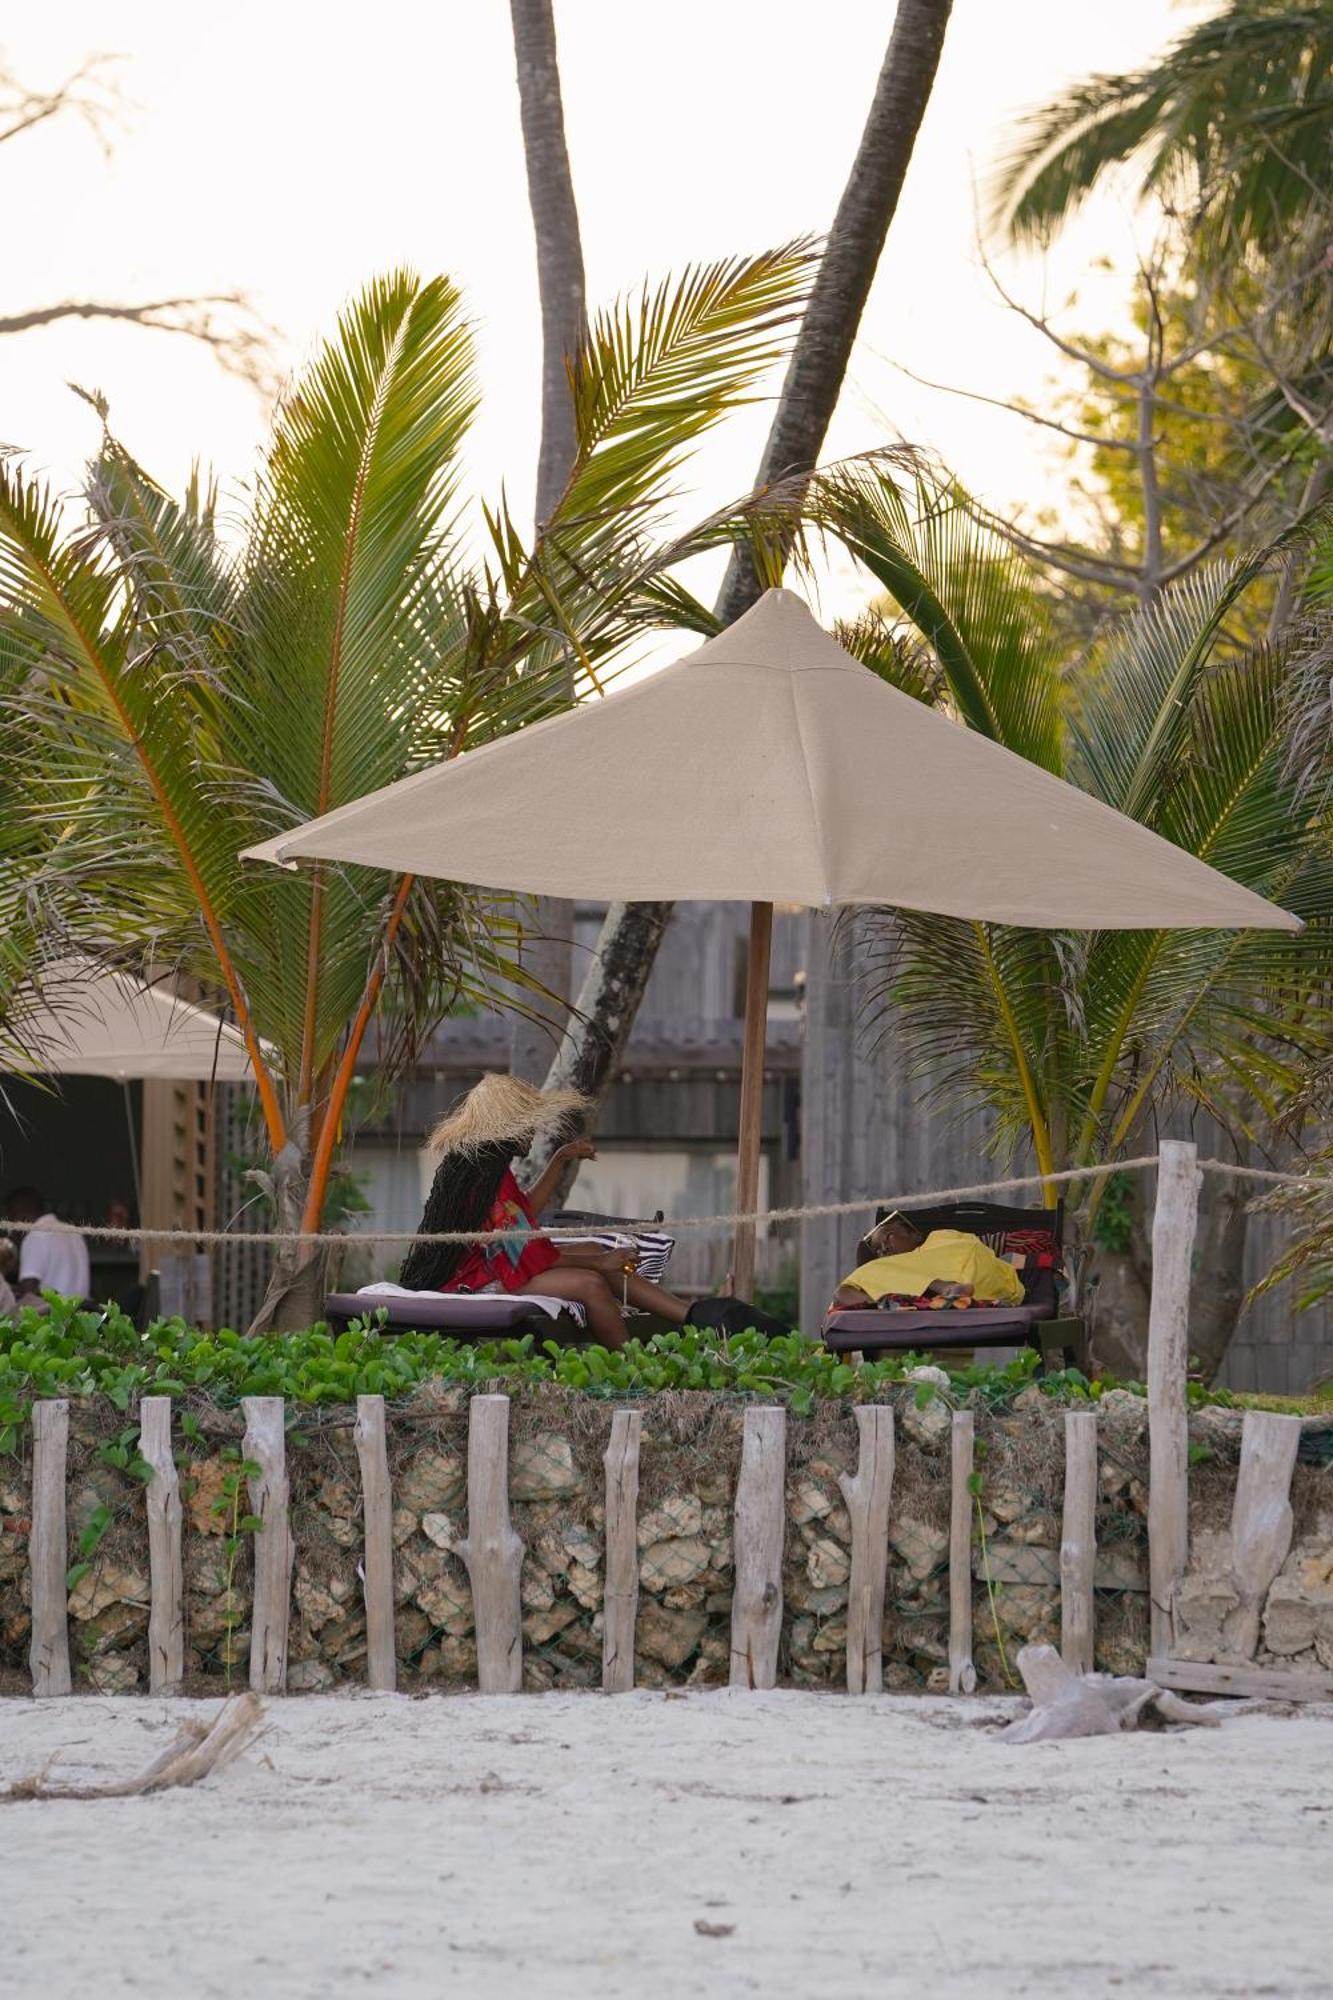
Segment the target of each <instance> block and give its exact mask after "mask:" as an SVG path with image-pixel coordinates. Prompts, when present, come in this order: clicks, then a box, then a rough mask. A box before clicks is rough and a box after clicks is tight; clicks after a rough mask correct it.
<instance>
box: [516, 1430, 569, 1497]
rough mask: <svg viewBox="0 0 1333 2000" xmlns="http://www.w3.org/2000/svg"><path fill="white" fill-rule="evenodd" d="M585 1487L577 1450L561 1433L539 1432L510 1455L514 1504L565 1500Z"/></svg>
mask: <svg viewBox="0 0 1333 2000" xmlns="http://www.w3.org/2000/svg"><path fill="white" fill-rule="evenodd" d="M582 1485H583V1475H582V1473H581V1472H580V1471H579V1469H578V1466H577V1465H576V1464H575V1462H574V1447H573V1445H572V1444H571V1443H570V1441H569V1439H568V1438H567V1437H563V1436H562V1435H561V1434H560V1432H559V1431H537V1432H536V1433H535V1434H534V1435H533V1436H532V1437H528V1438H522V1439H520V1441H519V1442H518V1444H516V1445H515V1446H514V1447H513V1449H512V1450H511V1452H510V1454H509V1497H510V1499H511V1500H563V1499H566V1498H568V1497H569V1495H571V1494H574V1493H577V1492H579V1490H580V1489H581V1487H582Z"/></svg>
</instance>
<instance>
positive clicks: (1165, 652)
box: [812, 468, 1333, 1217]
mask: <svg viewBox="0 0 1333 2000" xmlns="http://www.w3.org/2000/svg"><path fill="white" fill-rule="evenodd" d="M812 505H813V512H814V518H815V521H816V524H817V525H818V526H820V527H821V528H822V529H823V530H824V531H825V532H826V533H828V534H831V535H833V536H835V537H836V538H837V539H838V540H840V541H841V542H842V543H843V544H844V545H845V546H846V547H847V548H848V549H849V550H851V552H852V553H853V554H854V555H855V556H856V557H857V559H858V560H859V561H860V562H861V563H863V564H864V565H865V567H866V568H867V569H868V570H869V571H870V572H871V574H872V575H873V576H875V577H876V578H877V580H878V581H879V582H881V583H882V584H883V585H884V586H885V588H886V590H887V591H888V592H889V593H890V595H891V597H892V600H893V602H894V603H895V604H896V605H897V607H898V608H899V610H900V612H901V614H902V617H901V628H902V629H904V630H910V631H912V632H913V633H914V634H915V635H916V637H917V638H918V639H919V640H920V641H923V642H924V643H925V644H926V645H927V646H928V647H929V648H930V649H931V651H932V652H933V653H934V655H935V659H936V662H937V680H936V692H935V696H934V699H935V702H936V705H937V706H939V707H942V708H944V709H945V710H946V711H951V712H953V713H954V714H955V715H956V716H957V717H959V718H960V719H961V720H963V721H965V722H966V724H967V725H968V726H969V727H970V728H973V729H976V730H978V731H979V732H980V733H982V734H985V735H987V736H989V737H990V738H991V739H992V740H993V741H994V742H996V743H998V744H1001V745H1002V746H1003V747H1004V748H1006V749H1008V750H1011V751H1013V752H1015V753H1016V754H1017V755H1019V756H1021V757H1024V758H1026V759H1028V761H1030V762H1032V763H1036V764H1041V765H1044V766H1045V768H1047V769H1048V770H1051V771H1053V772H1055V773H1056V774H1057V775H1058V776H1060V777H1062V778H1064V779H1066V780H1067V781H1069V782H1070V783H1073V784H1075V785H1077V786H1079V787H1080V788H1081V789H1082V790H1084V791H1086V792H1089V793H1090V794H1092V796H1094V797H1095V798H1098V799H1100V800H1102V801H1103V802H1104V803H1105V804H1107V805H1109V806H1112V807H1114V808H1115V809H1116V810H1117V811H1119V812H1121V813H1124V814H1126V815H1127V816H1128V817H1130V818H1132V819H1135V820H1137V821H1138V822H1139V823H1140V824H1142V825H1144V826H1146V827H1149V828H1151V829H1152V831H1154V832H1156V833H1158V834H1160V835H1162V836H1163V837H1164V838H1165V839H1167V840H1169V841H1171V842H1173V843H1174V844H1175V845H1176V846H1178V847H1181V848H1183V849H1184V850H1185V851H1186V852H1188V853H1191V854H1194V855H1197V856H1198V857H1199V858H1200V859H1201V860H1204V861H1206V862H1208V863H1209V864H1210V865H1211V866H1213V867H1215V868H1218V869H1220V870H1221V871H1222V872H1223V873H1225V874H1227V875H1230V876H1231V877H1232V878H1233V879H1235V880H1236V881H1239V882H1243V883H1244V884H1245V885H1246V886H1247V887H1249V888H1251V889H1254V890H1255V891H1257V893H1258V894H1260V895H1262V896H1264V897H1266V898H1268V899H1270V900H1272V901H1274V902H1276V903H1278V904H1280V905H1281V906H1283V907H1284V908H1286V909H1289V910H1291V911H1293V912H1295V913H1296V914H1297V915H1299V916H1300V917H1302V918H1303V919H1304V920H1305V924H1306V928H1305V929H1304V930H1302V931H1299V932H1295V933H1293V932H1287V931H1268V930H1254V931H1241V932H1236V931H1222V930H1189V931H1183V930H1158V931H1151V930H1138V931H1103V932H1093V933H1061V932H1058V931H1046V930H1037V929H1033V928H1026V927H1017V926H1012V925H999V924H983V923H970V922H965V921H962V920H958V919H951V918H947V917H942V916H938V915H933V914H927V913H922V912H917V911H912V910H897V911H885V912H883V913H881V914H880V915H878V916H876V917H874V918H866V917H862V918H860V919H858V930H857V938H858V944H859V946H860V949H861V953H862V956H861V973H862V980H861V987H860V992H859V995H858V998H859V1002H860V1011H861V1020H862V1024H863V1026H864V1027H865V1028H866V1029H867V1030H869V1031H870V1032H871V1033H872V1034H875V1035H878V1036H879V1037H880V1038H882V1039H883V1040H885V1041H891V1043H892V1046H893V1049H894V1055H895V1060H898V1061H904V1060H905V1061H906V1063H907V1064H908V1066H909V1068H910V1069H911V1071H912V1072H913V1073H915V1074H918V1075H921V1076H925V1077H929V1079H930V1083H931V1089H932V1105H933V1108H935V1109H936V1110H938V1109H939V1108H940V1107H941V1105H952V1104H954V1103H961V1104H974V1103H975V1102H976V1099H977V1097H978V1096H980V1097H981V1098H982V1099H983V1101H984V1102H985V1103H986V1105H987V1107H988V1108H989V1110H990V1112H991V1113H992V1116H993V1120H994V1133H995V1145H996V1149H997V1150H999V1151H1005V1150H1009V1149H1012V1150H1014V1151H1018V1150H1020V1149H1022V1150H1028V1149H1030V1150H1031V1152H1032V1153H1033V1154H1034V1155H1035V1158H1036V1164H1037V1166H1038V1167H1039V1168H1040V1169H1043V1170H1045V1169H1058V1168H1063V1167H1072V1166H1078V1165H1083V1164H1092V1163H1094V1162H1101V1161H1104V1160H1107V1159H1112V1160H1113V1159H1115V1158H1116V1156H1117V1155H1122V1156H1123V1154H1124V1153H1125V1152H1126V1151H1127V1150H1128V1149H1129V1147H1130V1145H1131V1143H1132V1141H1133V1139H1134V1136H1135V1134H1136V1133H1137V1132H1139V1131H1141V1129H1142V1127H1143V1125H1144V1123H1145V1121H1147V1120H1148V1119H1149V1118H1150V1117H1151V1115H1152V1114H1154V1113H1158V1112H1160V1111H1161V1110H1163V1109H1164V1108H1165V1107H1166V1106H1168V1105H1169V1104H1171V1103H1172V1102H1173V1101H1175V1102H1180V1101H1182V1100H1183V1101H1184V1102H1186V1103H1190V1104H1199V1105H1202V1106H1203V1107H1205V1108H1206V1109H1209V1110H1211V1111H1213V1112H1214V1113H1215V1114H1216V1115H1217V1116H1218V1117H1219V1118H1220V1119H1221V1120H1222V1121H1223V1122H1224V1123H1231V1124H1235V1123H1237V1122H1238V1120H1237V1105H1238V1103H1240V1102H1244V1101H1248V1103H1249V1105H1250V1106H1251V1107H1253V1106H1256V1105H1257V1106H1258V1107H1260V1110H1261V1111H1262V1112H1264V1113H1271V1112H1273V1111H1274V1110H1276V1109H1277V1108H1279V1107H1280V1106H1282V1105H1283V1104H1286V1103H1289V1102H1290V1101H1291V1098H1292V1096H1293V1094H1294V1093H1295V1092H1296V1091H1298V1090H1299V1089H1300V1088H1301V1087H1302V1084H1303V1081H1304V1080H1305V1079H1306V1078H1307V1077H1308V1075H1309V1072H1310V1069H1311V1066H1312V1065H1313V1064H1314V1063H1315V1062H1317V1061H1319V1060H1320V1059H1321V1058H1322V1056H1323V1053H1324V1051H1325V1050H1326V1048H1327V1038H1328V1013H1327V993H1328V990H1329V980H1330V966H1331V964H1333V961H1331V959H1330V937H1331V936H1333V930H1331V929H1330V919H1333V868H1331V867H1330V850H1331V848H1333V753H1331V752H1330V745H1329V742H1328V740H1327V736H1326V733H1324V734H1321V735H1319V736H1318V737H1317V738H1316V737H1315V736H1314V734H1313V733H1312V732H1310V731H1309V730H1307V729H1305V727H1304V724H1303V715H1302V708H1301V704H1300V701H1299V698H1298V696H1297V694H1296V692H1295V691H1294V686H1293V683H1294V680H1295V679H1296V676H1294V674H1293V671H1292V663H1291V662H1290V661H1288V660H1286V659H1285V658H1284V657H1282V655H1281V654H1280V653H1278V652H1276V651H1274V650H1273V649H1271V648H1268V647H1264V646H1257V647H1253V648H1243V647H1240V646H1238V645H1237V643H1236V640H1235V638H1234V635H1233V625H1234V620H1235V616H1236V613H1237V611H1238V608H1239V607H1241V606H1242V605H1243V604H1244V603H1245V601H1246V600H1247V597H1248V594H1249V593H1250V592H1251V591H1252V590H1253V589H1254V588H1255V587H1256V586H1259V585H1261V584H1263V583H1264V582H1265V580H1266V579H1268V578H1269V577H1270V576H1271V574H1272V572H1273V569H1274V567H1275V565H1277V564H1278V563H1280V562H1281V561H1282V560H1283V559H1284V558H1285V556H1286V555H1287V554H1289V553H1290V551H1291V549H1292V547H1293V546H1294V538H1293V537H1291V536H1288V537H1286V538H1284V539H1283V540H1280V541H1279V542H1277V543H1274V544H1273V545H1271V546H1269V547H1265V548H1259V549H1256V550H1253V551H1251V552H1250V553H1249V554H1248V555H1247V556H1246V557H1245V559H1244V560H1241V561H1237V562H1234V563H1219V564H1216V565H1214V566H1212V567H1210V568H1206V569H1199V570H1197V571H1195V572H1194V573H1193V574H1192V575H1190V576H1188V577H1186V578H1182V579H1181V580H1180V581H1179V582H1178V583H1176V584H1175V585H1173V586H1172V587H1171V588H1170V589H1169V590H1166V591H1163V592H1162V593H1161V595H1160V596H1159V598H1158V599H1157V601H1156V602H1155V603H1154V604H1152V605H1150V606H1146V607H1142V608H1140V609H1138V610H1136V611H1135V612H1134V613H1133V614H1131V615H1129V616H1127V617H1124V618H1121V619H1117V620H1114V621H1109V620H1108V621H1106V623H1105V626H1104V630H1103V633H1102V636H1101V637H1100V638H1099V641H1098V643H1097V645H1096V647H1095V648H1094V649H1093V651H1092V653H1091V655H1090V656H1089V657H1088V658H1087V659H1085V660H1083V661H1080V662H1078V663H1076V664H1074V665H1071V664H1070V663H1068V662H1066V661H1064V660H1063V659H1061V657H1060V655H1059V649H1058V648H1057V647H1056V646H1055V645H1054V644H1053V643H1051V642H1050V640H1049V639H1048V638H1047V637H1046V636H1045V635H1044V632H1043V627H1042V620H1041V617H1040V614H1039V611H1038V610H1037V608H1036V598H1035V594H1034V581H1033V576H1032V573H1031V572H1030V571H1028V570H1027V569H1026V568H1025V565H1024V564H1023V563H1022V562H1021V561H1020V559H1019V558H1018V557H1017V556H1015V555H1013V553H1012V552H1011V551H1009V550H1008V549H1007V548H1005V547H1004V545H1003V544H1002V543H1000V542H998V541H997V539H996V537H995V536H994V535H993V534H992V533H991V532H989V531H988V530H987V529H985V528H984V527H981V526H979V525H978V524H977V523H976V522H975V520H974V519H973V518H972V517H971V515H970V513H969V510H968V507H967V503H966V500H965V497H964V496H962V495H960V494H959V493H958V492H957V491H956V490H955V489H953V488H944V489H939V490H935V489H932V488H930V487H929V486H927V485H925V484H923V483H921V482H918V483H917V485H916V487H915V490H913V491H905V490H904V487H903V485H902V483H901V482H900V481H899V480H897V479H896V478H895V476H894V475H893V474H892V473H891V472H886V471H884V470H883V469H882V468H874V469H871V470H866V469H864V468H863V469H862V470H860V471H858V472H857V473H855V474H854V475H852V476H850V477H849V476H848V475H846V474H835V475H833V476H832V477H831V478H829V479H828V480H826V481H824V482H822V483H821V485H820V487H819V489H818V491H817V492H816V495H815V497H814V500H813V503H812ZM877 649H878V652H879V653H880V654H881V655H882V652H883V648H882V644H878V642H877ZM915 671H916V670H915V668H913V672H914V673H915ZM917 678H918V680H923V677H921V676H920V675H917ZM928 683H929V676H927V677H924V680H923V684H928ZM1051 860H1052V866H1053V867H1054V866H1055V865H1056V863H1057V860H1058V857H1057V856H1056V855H1054V854H1052V857H1051ZM1242 1115H1243V1114H1242ZM1103 1200H1104V1196H1103V1195H1102V1193H1101V1191H1100V1187H1099V1186H1094V1187H1093V1189H1092V1192H1091V1194H1090V1196H1089V1198H1088V1210H1089V1212H1090V1215H1091V1216H1092V1217H1095V1216H1096V1214H1097V1212H1098V1210H1099V1208H1100V1206H1101V1203H1102V1201H1103Z"/></svg>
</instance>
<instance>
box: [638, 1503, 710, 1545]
mask: <svg viewBox="0 0 1333 2000" xmlns="http://www.w3.org/2000/svg"><path fill="white" fill-rule="evenodd" d="M703 1525H704V1508H703V1501H702V1500H701V1499H700V1498H699V1495H698V1494H697V1493H672V1494H669V1495H668V1496H667V1498H666V1499H665V1500H663V1501H661V1502H660V1503H659V1504H658V1505H657V1506H656V1507H652V1508H650V1509H649V1510H648V1511H647V1512H646V1513H644V1514H641V1515H640V1516H639V1522H638V1527H637V1529H636V1534H637V1537H638V1543H639V1547H640V1548H641V1549H646V1548H650V1547H651V1546H652V1544H653V1543H654V1542H668V1541H673V1540H675V1539H676V1538H677V1537H680V1536H683V1537H685V1538H686V1539H692V1538H693V1537H694V1536H695V1535H700V1534H702V1533H703Z"/></svg>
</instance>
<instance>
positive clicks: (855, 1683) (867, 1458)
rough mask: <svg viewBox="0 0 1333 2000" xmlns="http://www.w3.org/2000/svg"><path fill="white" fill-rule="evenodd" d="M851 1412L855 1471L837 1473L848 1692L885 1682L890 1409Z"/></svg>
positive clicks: (864, 1406) (866, 1407) (870, 1690)
mask: <svg viewBox="0 0 1333 2000" xmlns="http://www.w3.org/2000/svg"><path fill="white" fill-rule="evenodd" d="M853 1414H854V1416H855V1418H856V1428H857V1430H858V1431H859V1432H860V1434H861V1451H860V1457H859V1459H858V1462H857V1467H856V1472H855V1474H852V1473H847V1472H842V1473H839V1475H838V1484H839V1486H840V1487H841V1488H842V1497H843V1499H844V1500H845V1501H846V1503H847V1512H848V1514H849V1515H850V1516H851V1521H852V1573H851V1577H850V1579H849V1581H848V1585H847V1692H848V1694H878V1693H879V1692H880V1690H881V1689H882V1687H883V1686H884V1659H883V1650H882V1649H883V1643H884V1642H883V1633H884V1579H885V1572H886V1570H887V1567H888V1558H889V1502H890V1500H891V1498H892V1496H893V1410H892V1409H891V1407H890V1406H889V1405H888V1404H887V1403H858V1404H857V1406H856V1409H855V1411H854V1412H853Z"/></svg>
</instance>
